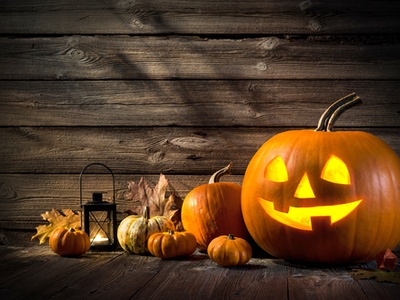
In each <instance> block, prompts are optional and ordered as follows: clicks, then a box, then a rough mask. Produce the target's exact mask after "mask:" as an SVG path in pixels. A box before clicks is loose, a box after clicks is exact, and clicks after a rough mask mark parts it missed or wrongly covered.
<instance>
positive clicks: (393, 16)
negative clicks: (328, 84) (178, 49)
mask: <svg viewBox="0 0 400 300" xmlns="http://www.w3.org/2000/svg"><path fill="white" fill-rule="evenodd" d="M399 11H400V6H399V3H398V1H377V0H369V1H360V0H357V1H325V2H324V1H294V0H292V1H280V0H275V1H261V0H259V1H229V0H218V1H205V0H203V1H185V0H173V1H159V0H137V1H117V0H108V1H96V0H90V1H77V0H74V1H67V0H64V1H51V2H48V1H43V0H42V1H35V2H34V3H33V1H26V0H17V1H16V0H7V1H1V3H0V33H2V34H4V33H6V34H171V33H174V34H201V35H203V34H235V35H236V34H310V33H324V34H337V33H339V34H343V33H348V34H355V33H356V34H363V33H364V34H365V33H368V34H369V33H374V34H379V33H380V34H382V33H398V32H399V28H400V18H399V16H400V13H399Z"/></svg>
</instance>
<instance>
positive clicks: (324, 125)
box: [314, 93, 361, 132]
mask: <svg viewBox="0 0 400 300" xmlns="http://www.w3.org/2000/svg"><path fill="white" fill-rule="evenodd" d="M357 104H361V99H360V97H359V96H357V95H356V94H355V93H351V94H349V95H347V96H345V97H343V98H341V99H339V100H337V101H336V102H335V103H333V104H332V105H331V106H329V107H328V109H327V110H325V112H324V113H323V114H322V116H321V118H320V119H319V122H318V126H317V128H316V129H315V130H314V131H328V132H330V131H332V129H333V125H334V123H335V121H336V120H337V119H338V118H339V116H340V115H341V114H342V113H343V112H344V111H345V110H346V109H349V108H350V107H352V106H354V105H357Z"/></svg>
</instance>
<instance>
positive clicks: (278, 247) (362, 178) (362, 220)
mask: <svg viewBox="0 0 400 300" xmlns="http://www.w3.org/2000/svg"><path fill="white" fill-rule="evenodd" d="M358 102H360V100H359V97H358V96H356V95H354V94H351V95H349V96H347V97H344V98H342V99H340V100H339V101H337V102H336V103H334V104H333V105H332V106H331V107H330V108H329V109H328V110H327V111H326V112H325V113H324V114H323V115H322V117H321V119H320V122H319V125H318V128H317V129H316V130H315V131H312V130H292V131H287V132H283V133H280V134H278V135H276V136H274V137H272V138H271V139H270V140H268V141H267V142H266V143H265V144H264V145H263V146H262V147H261V148H260V149H259V150H258V151H257V153H256V154H255V155H254V157H253V158H252V159H251V161H250V163H249V165H248V167H247V170H246V173H245V176H244V179H243V187H242V212H243V217H244V220H245V223H246V225H247V228H248V230H249V232H250V234H251V236H252V237H253V238H254V240H255V241H256V243H257V244H258V245H259V246H260V247H261V248H263V249H264V250H265V251H267V252H268V253H270V254H272V255H274V256H276V257H279V258H284V259H288V260H296V261H304V262H320V263H347V262H363V261H369V260H373V259H375V256H376V255H377V254H378V253H380V252H382V251H384V250H386V249H388V248H391V249H392V248H394V247H395V246H396V245H397V244H398V243H399V242H400V159H399V157H398V156H397V155H396V153H395V152H394V151H393V150H392V149H391V148H390V147H389V146H388V145H387V144H386V143H385V142H383V141H382V140H380V139H379V138H377V137H376V136H373V135H371V134H368V133H365V132H360V131H337V132H332V126H333V123H334V121H335V119H336V118H337V116H338V115H340V114H341V113H342V112H343V111H344V110H345V109H346V108H347V107H350V106H351V105H353V104H356V103H358Z"/></svg>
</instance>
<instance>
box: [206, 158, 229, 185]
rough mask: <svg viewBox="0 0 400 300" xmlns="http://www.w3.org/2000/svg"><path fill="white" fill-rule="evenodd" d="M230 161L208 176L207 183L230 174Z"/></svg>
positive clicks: (217, 180)
mask: <svg viewBox="0 0 400 300" xmlns="http://www.w3.org/2000/svg"><path fill="white" fill-rule="evenodd" d="M231 169H232V163H229V165H227V166H226V167H225V168H223V169H221V170H218V171H217V172H215V173H214V174H212V176H211V177H210V180H209V181H208V183H209V184H211V183H216V182H219V179H220V178H221V177H222V176H224V175H227V174H228V175H229V174H231Z"/></svg>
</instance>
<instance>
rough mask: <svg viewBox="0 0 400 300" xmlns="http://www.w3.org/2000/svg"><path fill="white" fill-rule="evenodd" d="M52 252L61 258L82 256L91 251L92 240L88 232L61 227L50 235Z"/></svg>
mask: <svg viewBox="0 0 400 300" xmlns="http://www.w3.org/2000/svg"><path fill="white" fill-rule="evenodd" d="M49 245H50V248H51V250H53V251H54V252H55V253H57V254H58V255H60V256H80V255H82V254H85V253H86V252H88V251H89V249H90V239H89V236H88V235H87V233H86V232H84V231H82V230H79V229H74V228H69V229H68V228H64V227H60V228H57V229H55V230H54V231H53V233H52V234H51V235H50V239H49Z"/></svg>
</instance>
